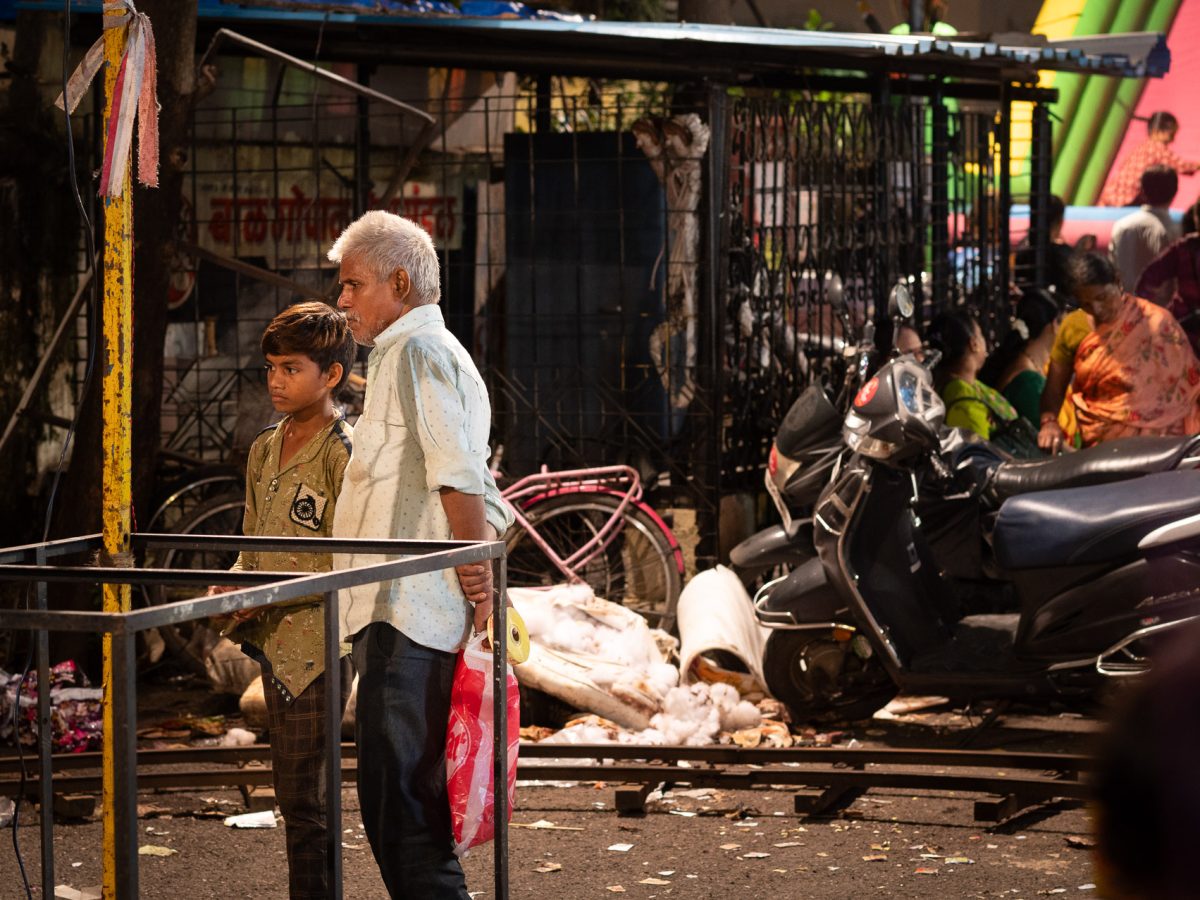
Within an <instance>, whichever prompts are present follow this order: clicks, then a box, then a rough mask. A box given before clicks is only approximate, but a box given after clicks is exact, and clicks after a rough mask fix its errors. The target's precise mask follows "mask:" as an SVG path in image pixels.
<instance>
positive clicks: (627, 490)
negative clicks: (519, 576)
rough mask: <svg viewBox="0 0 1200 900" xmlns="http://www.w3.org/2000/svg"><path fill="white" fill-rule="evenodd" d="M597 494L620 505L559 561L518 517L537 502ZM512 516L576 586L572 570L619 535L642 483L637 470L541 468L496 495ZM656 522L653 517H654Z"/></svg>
mask: <svg viewBox="0 0 1200 900" xmlns="http://www.w3.org/2000/svg"><path fill="white" fill-rule="evenodd" d="M584 493H597V494H608V495H610V496H615V497H619V498H620V503H619V504H618V505H617V508H616V509H615V510H614V511H613V513H612V515H610V516H609V518H608V521H607V522H605V523H604V525H603V526H602V527H601V528H600V530H599V531H597V532H596V534H594V535H593V536H592V537H591V538H589V539H588V540H587V541H586V542H585V543H584V544H583V546H582V547H580V548H579V549H578V550H576V551H575V552H574V553H572V554H571V555H570V556H568V557H567V558H566V559H563V558H562V557H561V556H559V555H558V554H557V553H555V552H554V549H553V548H552V547H551V546H550V545H549V544H548V543H547V542H546V540H545V538H543V537H542V536H541V535H540V534H538V531H537V528H536V527H535V526H534V524H533V523H532V522H530V521H529V519H528V518H526V517H525V516H524V515H523V514H522V512H521V511H522V509H527V508H529V507H530V506H532V505H533V504H535V503H537V502H538V501H539V500H544V499H545V498H547V497H557V496H560V495H562V494H584ZM500 496H502V497H503V498H504V500H505V502H506V503H507V504H508V505H509V508H510V509H511V510H512V512H513V516H514V517H515V518H516V521H517V524H519V525H520V526H521V527H522V528H524V529H525V531H526V533H527V534H528V535H529V537H530V539H531V540H532V541H533V542H534V544H535V545H536V546H537V547H538V549H539V550H541V551H542V553H544V554H545V555H546V558H547V559H549V560H550V561H551V562H552V563H553V564H554V567H555V568H557V569H558V570H559V571H560V572H562V573H563V575H564V576H566V578H567V582H568V583H569V584H578V583H580V582H582V581H583V579H582V578H581V577H580V576H579V575H578V574H576V568H577V567H579V566H584V565H586V564H587V563H588V562H590V561H591V560H592V559H594V558H595V557H596V556H597V554H600V553H603V552H604V551H605V550H606V549H607V548H608V545H609V544H611V543H612V542H613V539H614V538H616V536H617V533H618V532H619V531H620V527H621V520H622V517H623V515H624V513H625V510H626V509H628V508H629V506H630V505H636V504H637V503H639V502H640V501H641V499H642V479H641V476H640V475H639V474H638V472H637V470H636V469H634V468H632V467H630V466H601V467H599V468H594V469H569V470H567V471H562V472H551V471H549V470H548V469H547V468H546V467H545V466H543V467H542V471H540V472H537V473H535V474H533V475H526V476H525V477H524V478H521V479H519V480H517V481H515V482H513V483H512V484H511V485H509V486H508V487H507V488H505V489H504V490H503V491H501V492H500ZM655 518H656V519H657V516H656V517H655Z"/></svg>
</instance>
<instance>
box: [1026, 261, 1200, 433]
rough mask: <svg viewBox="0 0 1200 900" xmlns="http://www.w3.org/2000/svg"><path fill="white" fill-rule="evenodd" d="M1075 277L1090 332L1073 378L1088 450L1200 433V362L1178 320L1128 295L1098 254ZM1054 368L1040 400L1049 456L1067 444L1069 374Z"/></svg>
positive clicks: (1080, 264) (1076, 266)
mask: <svg viewBox="0 0 1200 900" xmlns="http://www.w3.org/2000/svg"><path fill="white" fill-rule="evenodd" d="M1071 270H1072V275H1073V277H1074V283H1075V297H1076V298H1077V299H1078V300H1079V306H1080V308H1081V309H1082V310H1083V311H1084V312H1085V313H1086V314H1087V315H1088V317H1089V319H1090V320H1091V326H1092V329H1091V331H1089V332H1087V333H1086V335H1083V336H1082V339H1081V340H1079V343H1078V346H1077V347H1076V348H1075V354H1074V364H1073V366H1072V370H1071V372H1070V373H1069V375H1073V376H1074V381H1073V383H1072V384H1071V402H1072V404H1073V407H1074V412H1075V420H1076V423H1077V427H1078V430H1079V436H1080V438H1081V443H1082V445H1083V446H1084V447H1090V446H1092V445H1093V444H1098V443H1100V442H1101V441H1110V440H1112V439H1114V438H1119V437H1129V436H1132V435H1164V434H1192V433H1195V432H1200V362H1198V361H1197V359H1196V355H1195V354H1194V353H1193V352H1192V348H1191V345H1190V344H1189V343H1188V340H1187V336H1186V335H1185V334H1184V332H1183V329H1182V328H1180V327H1179V323H1178V322H1176V321H1175V317H1174V316H1172V315H1171V313H1170V312H1168V311H1167V310H1165V309H1163V308H1161V307H1159V306H1155V305H1154V304H1153V303H1151V302H1149V301H1148V300H1143V299H1141V298H1140V297H1135V296H1133V295H1132V294H1129V293H1126V292H1125V291H1123V290H1122V289H1121V284H1120V280H1119V278H1118V277H1117V274H1116V270H1115V269H1114V268H1113V265H1112V263H1111V262H1110V261H1109V260H1108V259H1107V258H1105V257H1104V256H1101V255H1100V254H1098V253H1088V254H1084V255H1082V256H1079V257H1077V258H1076V259H1074V260H1073V261H1072V264H1071ZM1054 365H1055V364H1054V363H1053V362H1052V364H1051V371H1050V373H1049V375H1048V376H1047V380H1046V390H1045V391H1044V392H1043V394H1042V406H1041V409H1042V414H1041V430H1040V432H1039V436H1038V437H1039V441H1038V442H1039V444H1041V445H1042V446H1043V447H1045V448H1046V449H1052V448H1053V449H1057V446H1058V445H1060V444H1061V441H1062V438H1063V436H1064V435H1063V432H1062V430H1061V428H1060V427H1059V424H1058V417H1057V409H1058V405H1059V404H1061V402H1062V397H1063V394H1064V393H1065V388H1066V383H1065V382H1066V380H1068V379H1065V378H1063V377H1062V376H1063V375H1067V374H1068V373H1064V372H1059V373H1056V372H1055V369H1054ZM1069 375H1068V377H1069ZM1056 393H1057V399H1056V397H1055V394H1056ZM1047 444H1050V445H1051V446H1047Z"/></svg>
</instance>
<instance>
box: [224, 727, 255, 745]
mask: <svg viewBox="0 0 1200 900" xmlns="http://www.w3.org/2000/svg"><path fill="white" fill-rule="evenodd" d="M257 741H258V737H257V736H256V735H255V734H254V732H253V731H247V730H246V729H245V728H230V729H229V730H228V731H227V732H225V736H224V737H222V738H221V746H222V747H249V746H250V745H251V744H254V743H256V742H257Z"/></svg>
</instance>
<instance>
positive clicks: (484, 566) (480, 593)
mask: <svg viewBox="0 0 1200 900" xmlns="http://www.w3.org/2000/svg"><path fill="white" fill-rule="evenodd" d="M497 537H498V536H497V534H496V529H495V528H493V527H492V525H491V524H490V523H486V522H485V523H484V526H483V537H482V538H481V539H482V540H485V541H494V540H497ZM454 571H455V572H457V573H458V583H459V585H460V586H461V587H462V592H463V595H464V596H465V597H466V598H467V602H468V603H473V604H474V605H475V610H474V619H475V630H476V631H483V630H484V629H485V628H487V620H488V616H490V615H491V614H492V591H493V590H494V587H495V586H494V582H493V580H492V565H491V563H490V562H483V563H465V564H464V565H461V566H455V567H454Z"/></svg>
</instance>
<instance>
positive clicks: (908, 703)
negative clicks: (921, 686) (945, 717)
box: [874, 694, 950, 719]
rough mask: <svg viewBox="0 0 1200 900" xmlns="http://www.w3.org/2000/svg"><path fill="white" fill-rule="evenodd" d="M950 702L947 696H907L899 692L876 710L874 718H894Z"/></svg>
mask: <svg viewBox="0 0 1200 900" xmlns="http://www.w3.org/2000/svg"><path fill="white" fill-rule="evenodd" d="M949 702H950V698H949V697H936V696H920V697H917V696H909V695H908V694H901V695H900V696H899V697H895V698H893V699H892V701H891V702H890V703H889V704H888V705H887V706H885V707H884V708H883V709H880V710H876V711H875V715H874V718H876V719H894V718H896V716H903V715H906V714H908V713H914V712H920V711H921V710H923V709H933V708H935V707H938V706H945V705H946V704H947V703H949Z"/></svg>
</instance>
